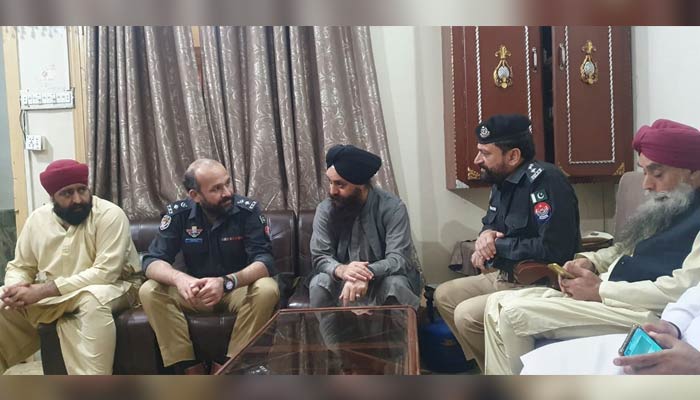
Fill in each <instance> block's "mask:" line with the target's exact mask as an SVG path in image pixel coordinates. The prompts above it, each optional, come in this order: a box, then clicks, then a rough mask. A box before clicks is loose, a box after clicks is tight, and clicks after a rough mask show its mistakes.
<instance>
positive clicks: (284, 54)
mask: <svg viewBox="0 0 700 400" xmlns="http://www.w3.org/2000/svg"><path fill="white" fill-rule="evenodd" d="M200 36H201V43H202V45H201V52H202V53H201V54H202V66H201V77H200V75H199V72H198V67H197V59H196V56H195V50H194V46H193V40H192V30H191V28H189V27H93V28H90V30H89V32H88V38H87V43H88V44H87V62H88V68H87V80H88V83H87V103H88V109H87V120H88V123H87V126H88V135H89V141H88V162H89V164H90V174H91V175H90V182H91V185H92V188H93V191H94V193H95V194H96V195H98V196H100V197H103V198H105V199H108V200H111V201H114V202H115V203H117V204H119V205H120V206H121V207H122V208H123V209H124V210H125V212H126V213H127V215H128V216H129V218H130V219H132V220H139V219H144V218H149V217H156V216H158V215H159V213H160V212H162V210H163V209H164V206H165V204H167V203H168V202H172V201H175V200H177V199H180V198H184V197H185V196H186V193H185V191H184V188H183V187H182V184H181V181H182V176H183V174H184V172H185V169H186V168H187V166H188V165H189V164H190V163H191V162H192V161H194V160H195V159H197V158H203V157H206V158H213V159H216V160H219V161H221V162H222V163H223V164H224V165H225V166H226V167H227V168H228V169H229V171H230V173H231V176H232V179H233V180H234V185H235V190H236V192H237V193H239V194H242V195H244V196H249V197H253V198H255V199H256V200H257V201H259V202H260V204H261V205H262V207H263V208H264V209H269V210H275V209H292V210H296V211H299V210H301V209H313V208H315V207H316V205H317V204H318V203H319V202H320V201H321V200H323V199H324V198H325V196H326V191H327V189H326V188H327V183H326V178H325V171H326V166H325V152H326V150H328V148H330V147H331V146H333V145H334V144H338V143H343V144H354V145H356V146H358V147H361V148H364V149H366V150H368V151H370V152H373V153H375V154H377V155H379V156H380V157H381V158H382V160H383V165H382V168H381V169H380V171H379V172H378V174H377V177H376V179H375V184H376V185H377V186H379V187H381V188H384V189H385V190H388V191H391V192H394V193H396V183H395V181H394V176H393V171H392V168H391V160H390V158H389V150H388V144H387V139H386V131H385V127H384V120H383V115H382V109H381V104H380V101H379V93H378V86H377V81H376V74H375V70H374V60H373V57H372V48H371V44H370V35H369V29H368V28H366V27H201V28H200Z"/></svg>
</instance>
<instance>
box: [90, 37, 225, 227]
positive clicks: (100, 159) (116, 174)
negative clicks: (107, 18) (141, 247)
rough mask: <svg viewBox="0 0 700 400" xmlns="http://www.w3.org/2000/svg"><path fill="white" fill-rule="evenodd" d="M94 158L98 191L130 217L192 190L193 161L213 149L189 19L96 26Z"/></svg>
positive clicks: (145, 214)
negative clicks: (175, 23) (188, 173)
mask: <svg viewBox="0 0 700 400" xmlns="http://www.w3.org/2000/svg"><path fill="white" fill-rule="evenodd" d="M87 66H88V68H87V80H88V82H87V103H88V104H87V120H88V132H89V133H88V136H89V137H88V140H89V142H88V162H89V164H90V182H91V185H92V188H93V192H94V193H95V194H96V195H98V196H100V197H103V198H106V199H109V200H111V201H114V202H115V203H118V204H119V205H121V206H122V208H123V209H124V211H125V212H126V213H127V215H128V216H129V218H130V219H142V218H146V217H153V216H158V215H159V213H160V212H162V210H163V208H164V205H165V204H166V203H168V202H171V201H175V200H176V199H178V198H183V197H184V196H185V191H184V189H183V188H182V185H181V184H180V182H181V181H182V176H183V174H184V172H185V169H186V167H187V165H188V164H189V163H190V162H192V161H193V160H195V159H197V158H200V157H212V156H213V154H212V143H213V141H212V137H211V133H210V132H211V130H210V129H209V127H208V123H207V119H206V117H205V113H204V103H203V98H202V91H201V86H200V82H199V77H198V73H197V64H196V60H195V55H194V47H193V44H192V31H191V29H190V28H189V27H91V28H89V30H88V37H87Z"/></svg>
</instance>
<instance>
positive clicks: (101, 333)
mask: <svg viewBox="0 0 700 400" xmlns="http://www.w3.org/2000/svg"><path fill="white" fill-rule="evenodd" d="M135 299H136V293H135V291H133V292H128V293H126V294H124V295H123V296H120V297H118V298H116V299H114V300H112V301H111V302H109V303H107V304H104V305H103V304H100V302H99V301H98V300H97V298H95V296H94V295H92V294H91V293H90V292H88V291H83V292H81V293H79V294H77V295H75V296H72V297H70V298H68V299H66V301H64V302H61V303H58V304H50V305H43V304H33V305H31V306H28V307H25V308H22V309H18V310H4V309H2V310H0V375H1V374H2V373H4V372H5V370H7V369H8V368H9V367H11V366H13V365H15V364H17V363H19V362H20V361H22V360H24V359H26V358H27V357H29V356H31V355H32V354H34V353H35V352H36V351H37V350H39V346H40V342H39V334H38V332H37V330H36V328H37V326H38V325H39V324H40V323H42V324H49V323H52V322H54V321H56V331H57V333H58V338H59V341H60V343H61V353H62V354H63V360H64V362H65V364H66V371H67V372H68V374H70V375H110V374H111V373H112V365H113V364H114V349H115V347H116V343H117V330H116V327H115V325H114V318H113V317H112V313H114V312H117V311H119V310H123V309H125V308H129V307H131V305H132V304H133V301H134V300H135Z"/></svg>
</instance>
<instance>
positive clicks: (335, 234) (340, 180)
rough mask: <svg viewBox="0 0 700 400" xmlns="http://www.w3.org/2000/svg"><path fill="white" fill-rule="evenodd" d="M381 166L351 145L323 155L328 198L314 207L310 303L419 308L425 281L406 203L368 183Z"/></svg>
mask: <svg viewBox="0 0 700 400" xmlns="http://www.w3.org/2000/svg"><path fill="white" fill-rule="evenodd" d="M381 165H382V160H381V159H380V158H379V157H377V156H376V155H374V154H372V153H369V152H367V151H365V150H362V149H358V148H357V147H355V146H352V145H335V146H333V147H331V148H330V149H329V150H328V153H327V154H326V167H327V168H328V169H327V171H326V176H327V177H328V184H329V193H328V197H329V198H327V199H326V200H324V201H322V202H321V203H320V204H319V205H318V207H317V208H316V215H315V217H314V226H313V234H312V236H311V255H312V257H313V271H314V276H313V278H312V279H311V283H310V285H309V290H310V300H311V305H312V306H313V307H332V306H338V305H343V306H347V305H359V304H362V305H386V304H407V305H410V306H412V307H413V308H415V309H417V308H418V305H419V303H420V293H421V290H422V283H423V279H422V274H421V270H420V265H419V263H418V258H417V256H416V251H415V247H414V246H413V241H412V239H411V228H410V225H409V221H408V213H407V211H406V206H405V205H404V204H403V202H402V201H401V200H400V199H399V198H398V197H396V196H395V195H393V194H391V193H388V192H385V191H383V190H381V189H378V188H375V187H373V186H372V184H371V179H372V177H373V176H374V175H375V174H376V173H377V171H378V170H379V167H380V166H381Z"/></svg>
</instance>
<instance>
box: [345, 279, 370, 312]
mask: <svg viewBox="0 0 700 400" xmlns="http://www.w3.org/2000/svg"><path fill="white" fill-rule="evenodd" d="M368 286H369V284H368V283H367V282H365V281H355V282H350V281H346V282H345V284H344V285H343V291H342V292H341V293H340V296H339V297H338V299H340V302H341V304H342V305H343V307H346V306H347V305H348V304H349V303H350V302H352V301H357V300H358V299H360V298H361V297H363V296H364V295H365V294H367V287H368Z"/></svg>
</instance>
